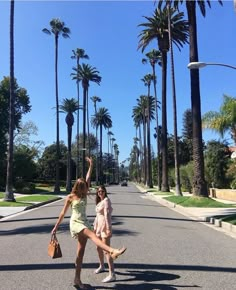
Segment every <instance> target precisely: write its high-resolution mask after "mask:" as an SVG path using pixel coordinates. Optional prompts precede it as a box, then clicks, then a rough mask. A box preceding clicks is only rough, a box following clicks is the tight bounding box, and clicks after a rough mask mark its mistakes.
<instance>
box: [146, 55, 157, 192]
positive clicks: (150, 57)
mask: <svg viewBox="0 0 236 290" xmlns="http://www.w3.org/2000/svg"><path fill="white" fill-rule="evenodd" d="M145 56H146V58H143V59H142V63H144V64H145V63H147V61H149V63H150V65H151V67H152V74H153V88H154V97H155V110H156V128H159V119H158V108H159V106H158V103H159V101H158V99H157V89H156V84H157V81H156V64H159V65H160V66H161V52H160V50H156V49H152V50H151V51H149V52H148V53H146V54H145ZM156 139H157V184H158V190H161V166H160V165H161V164H160V138H159V136H157V138H156Z"/></svg>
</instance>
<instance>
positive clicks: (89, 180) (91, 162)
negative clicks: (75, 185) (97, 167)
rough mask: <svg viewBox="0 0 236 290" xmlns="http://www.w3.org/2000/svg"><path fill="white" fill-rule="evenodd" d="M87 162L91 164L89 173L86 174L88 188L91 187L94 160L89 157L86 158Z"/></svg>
mask: <svg viewBox="0 0 236 290" xmlns="http://www.w3.org/2000/svg"><path fill="white" fill-rule="evenodd" d="M86 160H87V161H88V163H89V169H88V172H87V174H86V181H87V183H88V186H89V187H90V182H91V174H92V170H93V160H92V158H89V157H86Z"/></svg>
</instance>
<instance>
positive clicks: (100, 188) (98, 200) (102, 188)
mask: <svg viewBox="0 0 236 290" xmlns="http://www.w3.org/2000/svg"><path fill="white" fill-rule="evenodd" d="M99 190H102V191H104V192H105V197H108V196H107V189H106V187H105V186H104V185H100V186H99V187H98V188H97V192H96V204H98V203H99V202H100V201H101V198H100V196H98V191H99Z"/></svg>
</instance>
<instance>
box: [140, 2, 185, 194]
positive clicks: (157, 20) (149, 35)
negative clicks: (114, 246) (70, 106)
mask: <svg viewBox="0 0 236 290" xmlns="http://www.w3.org/2000/svg"><path fill="white" fill-rule="evenodd" d="M170 17H171V23H172V40H173V42H174V44H175V45H176V46H177V47H178V48H180V47H182V46H183V44H184V43H186V42H187V31H188V29H187V22H186V21H185V20H183V19H182V18H183V13H178V12H177V11H176V10H172V9H171V16H170ZM144 18H145V19H146V20H147V22H146V23H141V24H139V26H142V27H144V29H143V30H142V31H141V33H140V34H139V37H140V40H139V45H138V48H142V52H143V51H144V50H145V48H146V47H147V46H148V45H149V43H150V42H151V41H153V40H157V42H158V47H159V50H160V51H161V54H162V60H161V63H162V134H161V152H162V186H161V190H162V191H169V184H168V165H167V157H168V156H167V112H166V76H167V52H168V51H169V33H168V9H167V8H166V7H164V8H163V9H162V8H161V7H160V8H157V9H156V10H155V12H154V14H153V16H152V17H146V16H144Z"/></svg>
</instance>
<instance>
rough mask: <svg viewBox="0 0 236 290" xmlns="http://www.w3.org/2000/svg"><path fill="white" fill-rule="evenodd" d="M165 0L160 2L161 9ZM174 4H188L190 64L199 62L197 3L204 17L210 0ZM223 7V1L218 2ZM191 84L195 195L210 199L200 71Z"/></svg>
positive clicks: (180, 0) (183, 0) (182, 0)
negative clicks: (205, 164)
mask: <svg viewBox="0 0 236 290" xmlns="http://www.w3.org/2000/svg"><path fill="white" fill-rule="evenodd" d="M162 2H164V1H163V0H161V1H159V7H160V6H161V4H162ZM169 2H170V3H174V7H176V8H178V6H179V4H182V3H186V8H187V14H188V23H189V47H190V56H189V62H198V60H199V59H198V44H197V16H196V3H197V4H198V6H199V8H200V11H201V13H202V15H203V16H204V17H205V15H206V3H207V5H208V6H209V7H211V2H210V0H206V1H204V0H192V1H188V0H173V1H171V0H169ZM218 2H219V4H220V5H222V1H221V0H218ZM190 82H191V110H192V118H193V122H192V123H193V166H194V170H193V172H194V175H193V195H195V196H203V197H208V190H207V184H206V180H205V172H204V156H203V142H202V121H201V95H200V83H199V70H198V69H193V70H190Z"/></svg>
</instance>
